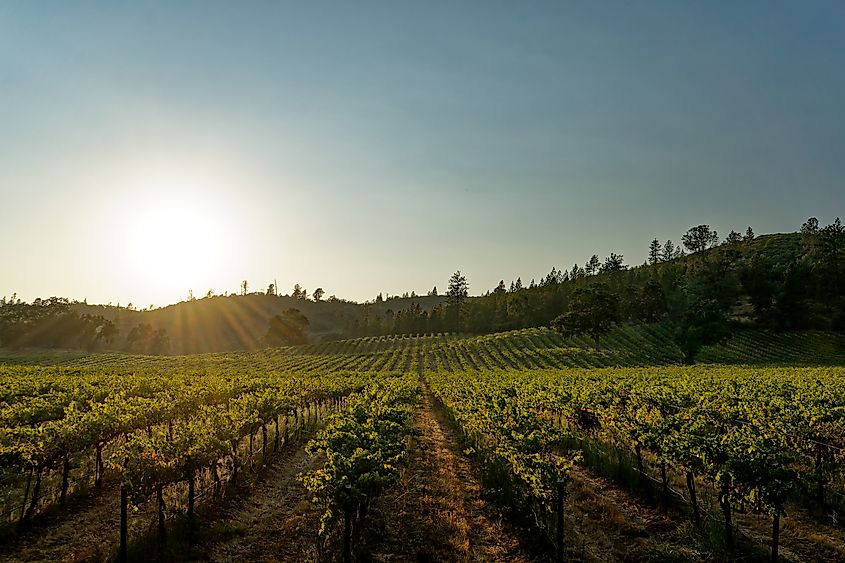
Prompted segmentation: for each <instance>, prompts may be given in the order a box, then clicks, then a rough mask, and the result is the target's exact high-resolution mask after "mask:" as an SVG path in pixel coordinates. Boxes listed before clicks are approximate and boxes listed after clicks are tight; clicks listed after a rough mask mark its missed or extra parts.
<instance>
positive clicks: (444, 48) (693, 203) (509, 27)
mask: <svg viewBox="0 0 845 563" xmlns="http://www.w3.org/2000/svg"><path fill="white" fill-rule="evenodd" d="M327 6H328V7H327ZM327 6H326V5H323V6H319V7H317V6H313V5H310V6H298V5H288V4H253V5H250V6H249V7H246V8H245V7H243V6H242V5H236V4H228V3H225V2H185V3H180V4H179V5H178V6H174V5H171V4H169V3H167V2H151V3H145V4H144V5H114V4H112V3H108V2H92V3H86V4H85V5H82V6H79V5H63V6H61V5H60V6H50V7H49V8H48V7H47V6H46V5H45V4H39V3H36V2H19V3H5V4H3V5H2V6H0V86H2V87H0V128H2V129H1V130H2V131H3V132H4V134H3V135H0V201H3V202H4V211H6V212H5V213H4V218H3V221H2V223H0V238H2V240H3V241H5V242H6V243H7V244H4V245H3V247H2V250H0V260H2V261H3V263H4V264H6V265H7V267H6V268H4V269H3V270H2V271H0V295H5V296H9V295H11V294H13V293H16V294H17V295H18V297H19V298H21V299H23V300H25V301H31V300H32V299H34V298H36V297H48V296H51V295H57V296H64V297H68V298H71V299H76V300H79V301H83V300H87V301H88V302H89V303H102V304H105V303H121V304H128V303H130V302H131V303H133V304H136V306H138V307H139V308H140V307H146V306H148V305H150V304H153V305H156V306H157V307H161V306H166V305H163V304H175V303H178V302H180V301H183V300H185V299H186V297H187V294H188V291H189V290H192V291H193V293H194V295H195V296H196V297H201V296H203V295H205V294H206V292H207V291H208V290H212V291H213V292H214V293H215V294H222V293H224V292H237V291H238V287H239V284H240V282H241V281H242V280H244V279H246V280H247V281H248V282H249V284H250V289H251V291H252V290H255V291H264V290H266V288H267V286H268V285H269V284H270V283H274V282H275V281H278V283H279V288H278V291H279V293H282V294H285V293H290V291H291V288H292V287H293V285H294V284H296V283H298V284H301V286H302V287H304V288H305V289H307V290H308V292H309V295H310V294H311V293H312V292H313V290H314V289H316V288H317V287H321V288H323V289H324V290H325V292H326V296H329V295H336V296H338V297H339V298H343V299H348V300H352V301H355V302H359V303H360V302H363V301H365V300H371V299H373V298H374V297H375V296H376V295H378V294H379V293H383V294H390V295H401V294H402V293H404V292H409V293H410V292H411V291H414V292H416V293H417V294H420V295H425V293H426V292H428V291H429V290H431V288H432V286H436V287H437V288H438V290H439V292H440V293H443V292H444V291H445V289H446V285H447V280H448V278H449V275H450V274H451V273H452V272H454V271H455V270H461V271H462V272H463V273H464V274H465V275H466V276H467V278H468V281H469V286H470V292H471V293H472V294H473V295H480V294H482V293H484V292H485V291H487V290H492V289H493V288H494V287H495V286H496V284H497V283H498V282H499V280H500V279H504V280H505V281H506V282H508V281H509V280H516V279H517V278H518V277H521V278H522V280H523V282H524V283H525V284H527V283H529V282H530V279H531V278H532V277H534V278H537V279H539V278H540V277H542V276H544V275H545V274H547V273H548V272H549V270H550V269H551V268H552V267H556V268H563V269H568V268H570V267H571V266H572V264H573V263H578V264H583V263H584V262H585V261H586V260H588V259H589V258H590V256H591V255H592V254H597V255H599V256H600V257H604V256H607V255H608V254H610V253H611V252H615V253H617V254H621V255H623V256H624V259H625V263H626V264H628V265H631V266H636V265H639V264H641V263H642V262H643V260H644V259H645V257H646V255H647V249H648V244H649V242H650V241H651V240H652V239H653V238H657V239H658V240H659V241H660V242H661V243H662V242H665V241H666V240H667V239H671V240H673V241H674V242H675V243H676V244H679V243H680V237H681V235H682V234H683V233H684V232H686V230H687V229H688V228H690V227H692V226H695V225H699V224H708V225H710V226H711V227H712V228H714V229H716V230H717V231H718V233H719V237H720V239H722V240H724V237H725V236H726V235H727V234H728V232H729V231H730V230H731V229H735V230H737V231H740V232H744V230H745V228H746V227H748V226H751V227H752V228H753V229H754V231H755V233H757V234H758V235H759V234H770V233H781V232H795V231H797V230H798V229H799V227H800V225H801V224H802V222H803V221H805V220H806V219H807V218H808V217H811V216H816V217H818V218H819V221H820V222H821V223H822V224H827V223H829V222H831V221H833V219H834V218H835V217H837V216H841V215H842V214H843V212H842V211H841V210H842V208H843V202H845V198H843V190H842V186H843V185H845V161H843V159H842V150H841V149H842V147H845V107H843V106H842V104H841V100H842V99H845V72H843V71H842V64H841V55H839V54H840V53H842V52H845V34H843V33H842V30H841V23H840V22H842V21H845V5H842V4H841V3H836V2H822V1H818V2H810V3H802V4H801V5H796V4H788V3H784V4H778V3H770V2H748V3H743V4H742V5H739V6H737V5H733V4H718V5H716V4H710V5H706V6H704V5H698V4H692V3H684V4H683V5H681V4H678V3H674V2H655V3H649V4H647V5H630V4H625V3H618V4H616V3H613V4H602V5H590V4H588V5H581V6H559V5H556V4H554V3H544V4H537V5H532V7H531V8H530V9H527V8H525V7H523V6H511V5H491V4H489V3H475V2H471V3H467V4H462V5H461V6H457V7H456V6H452V5H448V4H436V5H428V6H427V7H419V6H412V7H404V8H402V7H396V6H385V5H381V4H375V3H363V4H356V5H355V6H349V5H345V4H340V3H337V4H332V3H330V4H328V5H327ZM819 211H823V212H824V213H821V214H820V213H819Z"/></svg>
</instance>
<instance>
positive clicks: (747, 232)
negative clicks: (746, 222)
mask: <svg viewBox="0 0 845 563" xmlns="http://www.w3.org/2000/svg"><path fill="white" fill-rule="evenodd" d="M742 240H746V241H749V240H754V229H752V228H751V227H750V226H749V227H748V228H747V229H745V237H744V238H743V239H742Z"/></svg>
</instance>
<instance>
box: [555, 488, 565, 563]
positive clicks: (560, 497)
mask: <svg viewBox="0 0 845 563" xmlns="http://www.w3.org/2000/svg"><path fill="white" fill-rule="evenodd" d="M565 494H566V481H565V480H564V479H563V478H562V477H560V478H558V480H557V503H556V507H555V508H557V559H556V560H557V562H558V563H561V562H562V561H563V554H564V551H563V500H564V495H565Z"/></svg>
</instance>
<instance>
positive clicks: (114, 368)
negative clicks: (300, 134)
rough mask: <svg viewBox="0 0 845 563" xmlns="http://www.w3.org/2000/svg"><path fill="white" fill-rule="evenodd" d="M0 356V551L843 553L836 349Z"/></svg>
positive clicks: (810, 556)
mask: <svg viewBox="0 0 845 563" xmlns="http://www.w3.org/2000/svg"><path fill="white" fill-rule="evenodd" d="M600 344H601V346H600V348H598V349H596V348H593V347H592V342H591V341H587V340H586V339H581V338H563V337H561V336H560V335H558V334H557V333H555V332H553V331H550V330H546V329H527V330H521V331H514V332H509V333H500V334H493V335H488V336H481V337H459V336H457V335H450V334H430V335H412V336H404V337H381V338H362V339H356V340H347V341H338V342H330V343H325V344H317V345H307V346H301V347H290V348H278V349H271V350H264V351H259V352H233V353H225V354H205V355H197V356H178V357H163V356H157V357H153V356H129V355H124V354H94V355H82V354H53V355H49V354H44V353H40V352H37V351H29V352H27V351H25V352H15V353H11V352H8V353H6V354H5V355H2V356H0V382H2V386H0V428H2V434H0V503H1V504H0V510H2V517H3V529H2V532H1V533H2V538H0V539H2V541H3V543H4V545H6V546H7V548H6V549H4V550H2V554H0V561H30V560H45V561H57V560H66V561H76V560H113V559H124V558H125V559H127V560H150V559H157V560H173V559H181V560H210V561H228V560H235V559H243V560H264V561H273V560H283V561H301V560H325V561H332V560H343V559H344V558H345V557H348V558H350V559H352V560H362V561H363V560H370V561H388V560H389V561H419V560H424V561H426V560H427V561H442V560H455V561H535V560H536V561H542V560H555V559H556V558H566V559H567V560H571V561H613V560H616V561H623V560H624V561H631V560H634V561H666V560H677V561H727V560H743V561H756V560H761V561H762V560H769V559H771V558H772V557H773V556H774V557H776V558H779V559H780V560H784V561H833V560H845V530H843V528H842V526H841V517H840V516H839V514H841V512H842V510H843V509H845V496H843V494H845V479H844V478H843V477H845V476H844V475H843V470H845V397H843V396H842V394H841V389H843V385H844V384H845V368H843V367H839V366H842V365H843V360H845V353H843V349H845V347H843V340H842V338H841V337H839V336H837V335H835V334H832V333H821V332H819V333H803V334H801V333H793V334H790V333H785V334H768V333H763V332H751V331H749V332H744V333H739V334H738V335H737V336H736V337H734V338H733V339H732V340H730V341H729V342H727V343H726V344H724V345H720V346H718V347H712V348H707V349H705V350H703V351H702V353H701V358H703V359H704V360H706V361H707V362H709V363H707V364H703V365H696V366H682V365H680V363H681V360H682V358H683V355H682V354H681V352H680V350H678V349H677V348H676V347H674V345H673V344H672V342H671V338H670V331H669V329H668V327H665V326H662V325H654V326H651V327H645V328H644V327H635V326H627V325H621V326H618V327H616V328H614V329H613V330H612V331H611V332H610V333H609V334H608V335H607V336H606V337H605V338H604V339H602V342H601V343H600Z"/></svg>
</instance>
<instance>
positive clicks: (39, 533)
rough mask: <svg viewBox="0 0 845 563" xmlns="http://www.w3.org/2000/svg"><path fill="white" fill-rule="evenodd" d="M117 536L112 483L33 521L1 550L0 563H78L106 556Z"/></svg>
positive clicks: (116, 507) (117, 517)
mask: <svg viewBox="0 0 845 563" xmlns="http://www.w3.org/2000/svg"><path fill="white" fill-rule="evenodd" d="M119 533H120V492H119V490H118V487H117V485H116V484H115V483H110V484H106V485H105V487H104V489H103V490H101V491H90V492H88V493H86V494H84V495H79V496H75V497H72V498H71V499H69V502H68V505H67V506H66V507H65V508H64V509H57V510H55V511H53V512H50V513H48V514H43V515H41V516H39V517H37V518H36V520H35V521H34V522H33V523H32V525H31V527H29V528H28V529H26V530H24V531H22V532H21V534H20V535H18V536H17V537H14V538H12V539H11V540H10V541H9V545H6V546H4V548H3V549H2V553H1V554H0V562H2V563H9V562H13V561H15V562H17V561H82V560H85V559H89V558H92V557H95V556H97V555H98V554H100V553H109V550H110V548H111V545H112V544H113V542H115V541H117V540H118V539H119Z"/></svg>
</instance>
